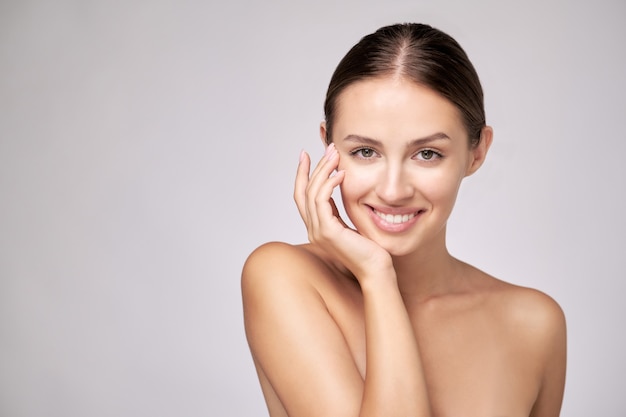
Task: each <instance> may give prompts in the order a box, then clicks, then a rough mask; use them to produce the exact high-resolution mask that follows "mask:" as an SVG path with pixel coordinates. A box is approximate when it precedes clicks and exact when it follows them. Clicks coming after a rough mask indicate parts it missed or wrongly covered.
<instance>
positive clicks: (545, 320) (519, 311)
mask: <svg viewBox="0 0 626 417" xmlns="http://www.w3.org/2000/svg"><path fill="white" fill-rule="evenodd" d="M496 281H497V284H496V286H495V287H496V288H497V290H496V291H495V294H494V295H497V298H495V300H496V301H495V304H496V305H497V309H498V310H499V313H500V314H501V315H502V316H501V317H503V318H504V319H506V320H507V321H508V322H509V323H508V324H509V325H515V326H516V327H517V328H518V329H519V330H523V329H525V330H527V331H528V332H529V333H530V334H526V336H531V335H533V334H534V335H535V336H537V337H539V338H540V339H545V338H546V337H547V336H549V335H551V334H554V332H557V331H558V332H560V331H564V329H565V315H564V313H563V310H562V309H561V307H560V306H559V304H558V303H557V302H556V301H555V300H554V299H553V298H552V297H550V296H549V295H547V294H546V293H544V292H542V291H539V290H536V289H533V288H528V287H522V286H518V285H514V284H510V283H507V282H504V281H500V280H496Z"/></svg>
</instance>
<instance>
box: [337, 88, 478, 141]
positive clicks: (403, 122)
mask: <svg viewBox="0 0 626 417" xmlns="http://www.w3.org/2000/svg"><path fill="white" fill-rule="evenodd" d="M336 110H337V113H336V117H335V121H334V126H333V129H334V132H335V134H334V135H333V136H335V138H342V137H345V136H347V135H350V134H360V135H366V136H368V137H374V138H378V139H385V138H398V139H403V140H411V139H415V138H416V137H423V136H428V135H431V134H433V133H436V132H443V133H446V134H447V135H448V136H450V137H451V138H453V137H463V138H464V137H465V136H466V133H465V128H464V126H463V123H462V121H461V117H460V114H459V111H458V109H457V108H456V106H455V105H454V104H452V103H451V102H450V101H449V100H447V99H445V98H444V97H442V96H441V95H439V94H438V93H436V92H435V91H434V90H432V89H430V88H428V87H425V86H423V85H421V84H417V83H415V82H412V81H410V80H407V79H405V78H400V77H385V78H371V79H366V80H362V81H358V82H356V83H353V84H351V85H349V86H348V87H346V89H345V90H344V91H343V92H342V93H341V94H340V96H339V98H338V100H337V108H336Z"/></svg>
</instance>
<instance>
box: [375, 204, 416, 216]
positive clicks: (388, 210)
mask: <svg viewBox="0 0 626 417" xmlns="http://www.w3.org/2000/svg"><path fill="white" fill-rule="evenodd" d="M368 206H369V207H370V208H371V209H373V210H375V211H377V212H379V213H383V214H391V215H396V214H400V215H402V216H404V215H405V214H417V213H419V212H420V211H422V209H419V208H415V207H381V206H372V205H369V204H368Z"/></svg>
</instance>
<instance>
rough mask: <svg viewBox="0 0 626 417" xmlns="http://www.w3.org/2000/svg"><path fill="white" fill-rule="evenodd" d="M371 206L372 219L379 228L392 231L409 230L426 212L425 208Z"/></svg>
mask: <svg viewBox="0 0 626 417" xmlns="http://www.w3.org/2000/svg"><path fill="white" fill-rule="evenodd" d="M369 208H370V214H371V216H372V219H373V220H374V223H375V224H376V225H377V226H378V228H379V229H381V230H383V231H385V232H391V233H399V232H404V231H407V230H409V229H410V228H411V227H413V225H414V224H415V222H417V219H418V218H419V217H420V215H421V214H422V213H423V212H424V210H423V209H416V208H387V207H384V208H383V207H378V208H374V207H372V206H370V207H369Z"/></svg>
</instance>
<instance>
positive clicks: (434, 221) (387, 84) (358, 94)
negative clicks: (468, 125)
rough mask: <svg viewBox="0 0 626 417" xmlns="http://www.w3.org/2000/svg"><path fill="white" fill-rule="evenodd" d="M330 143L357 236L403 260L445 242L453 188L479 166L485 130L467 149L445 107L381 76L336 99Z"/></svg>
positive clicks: (454, 113)
mask: <svg viewBox="0 0 626 417" xmlns="http://www.w3.org/2000/svg"><path fill="white" fill-rule="evenodd" d="M322 134H324V126H322ZM333 142H334V143H335V146H336V148H337V150H338V151H339V155H340V161H339V169H341V170H345V172H346V174H345V179H344V181H343V183H342V185H341V193H342V198H343V203H344V207H345V209H346V212H347V214H348V216H349V217H350V220H351V221H352V223H353V224H354V226H355V227H356V229H357V230H358V231H359V233H361V234H362V235H364V236H366V237H368V238H370V239H372V240H374V241H375V242H377V243H378V244H379V245H381V246H382V247H383V248H385V249H386V250H387V251H389V253H391V254H392V255H394V256H403V255H407V254H410V253H413V252H415V251H417V250H418V249H420V248H424V247H425V246H424V245H428V244H431V243H433V242H439V243H445V225H446V222H447V220H448V217H449V215H450V212H451V211H452V207H453V206H454V202H455V199H456V196H457V192H458V189H459V185H460V184H461V181H462V179H463V178H464V177H465V176H467V175H469V174H471V173H472V172H474V171H475V170H476V169H478V167H479V166H480V164H481V163H482V160H483V158H484V156H485V154H486V152H487V149H488V147H489V145H490V143H491V130H490V129H489V128H486V129H484V131H483V138H482V140H481V143H480V144H479V145H478V146H477V147H475V148H470V146H469V142H468V137H467V133H466V130H465V127H464V125H463V123H462V121H461V118H460V116H459V114H458V110H457V108H456V107H455V106H454V105H453V104H452V103H450V102H449V101H448V100H446V99H444V98H443V97H441V96H440V95H439V94H437V93H435V92H434V91H433V90H431V89H429V88H427V87H424V86H421V85H418V84H416V83H413V82H411V81H408V80H405V79H402V78H397V77H393V78H392V77H385V78H375V79H367V80H364V81H360V82H357V83H354V84H352V85H350V86H349V87H347V88H346V89H345V90H344V91H343V92H342V93H341V95H340V96H339V100H338V103H337V115H336V117H335V125H334V126H333Z"/></svg>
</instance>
